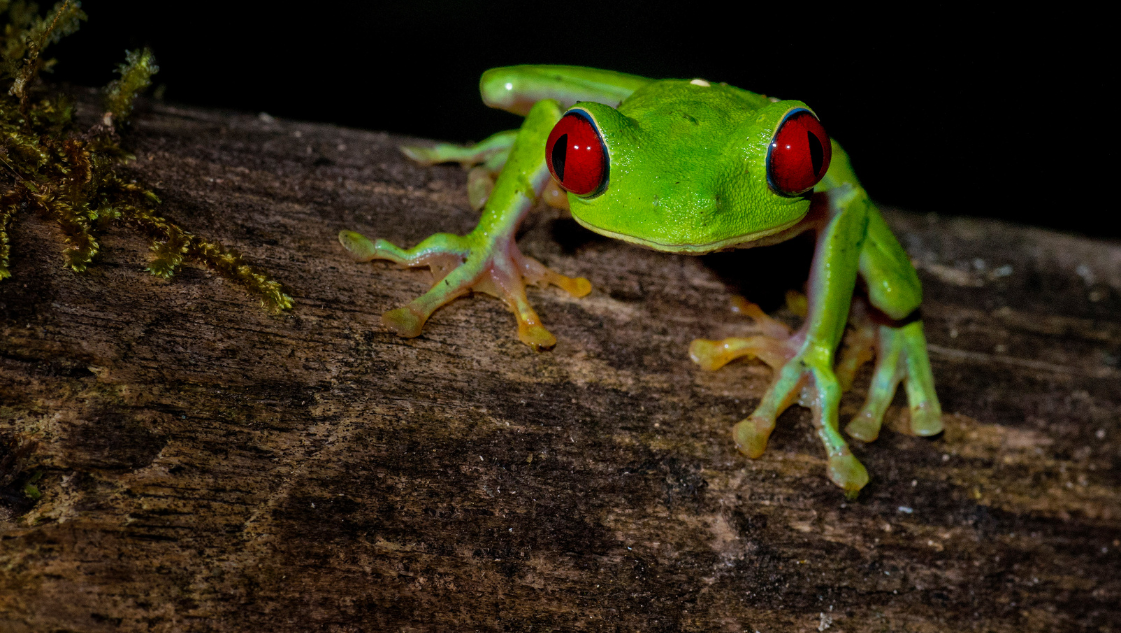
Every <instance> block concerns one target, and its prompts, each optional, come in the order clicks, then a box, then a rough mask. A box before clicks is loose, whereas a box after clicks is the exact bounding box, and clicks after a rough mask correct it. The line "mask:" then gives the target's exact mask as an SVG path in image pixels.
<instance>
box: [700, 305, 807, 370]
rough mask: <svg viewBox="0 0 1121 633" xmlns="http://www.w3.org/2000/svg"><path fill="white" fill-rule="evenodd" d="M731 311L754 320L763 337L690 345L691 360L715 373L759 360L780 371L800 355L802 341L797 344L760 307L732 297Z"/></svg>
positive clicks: (790, 334)
mask: <svg viewBox="0 0 1121 633" xmlns="http://www.w3.org/2000/svg"><path fill="white" fill-rule="evenodd" d="M732 311H733V312H735V313H737V314H743V315H745V316H747V317H749V318H751V320H752V321H754V322H755V325H756V327H758V328H759V329H760V330H762V332H763V334H761V335H758V336H751V337H748V338H739V337H730V338H726V339H723V340H720V341H713V340H708V339H696V340H694V341H693V342H692V343H690V344H689V357H690V358H692V359H693V362H695V363H697V364H698V365H700V366H701V367H703V368H705V369H707V370H709V371H715V370H717V369H720V368H721V367H723V366H724V365H727V364H728V363H730V362H732V361H733V360H736V359H737V358H745V357H746V358H758V359H759V360H761V361H763V362H764V363H767V364H768V365H770V366H771V368H772V369H776V370H777V369H778V368H779V367H782V366H783V365H784V364H786V362H787V361H789V360H790V359H791V358H793V357H794V354H795V353H797V349H798V344H799V341H798V340H795V336H796V335H795V334H794V332H793V330H791V329H790V328H789V327H788V326H787V325H786V324H785V323H783V322H781V321H776V320H775V319H772V318H771V317H769V316H767V314H766V313H765V312H763V309H762V308H760V307H759V306H757V305H755V304H754V303H751V302H750V301H748V300H747V299H744V298H743V297H733V298H732Z"/></svg>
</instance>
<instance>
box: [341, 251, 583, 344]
mask: <svg viewBox="0 0 1121 633" xmlns="http://www.w3.org/2000/svg"><path fill="white" fill-rule="evenodd" d="M339 242H341V243H342V245H343V246H344V247H346V249H347V250H348V251H350V253H351V255H353V256H354V258H355V260H357V261H370V260H372V259H386V260H389V261H391V262H394V263H397V264H400V265H402V266H406V267H410V268H415V267H420V266H428V267H429V268H430V269H431V270H432V273H433V276H434V277H435V283H434V285H433V287H432V289H431V290H429V291H428V292H426V293H425V294H424V295H422V296H420V297H418V298H417V299H414V300H413V301H412V302H410V303H409V304H408V305H405V306H402V307H400V308H397V309H395V310H390V311H388V312H386V313H385V314H383V315H382V323H383V324H384V325H385V327H386V328H387V329H389V330H391V331H392V332H394V333H396V334H398V335H399V336H404V337H414V336H418V335H419V334H420V333H421V330H422V328H423V327H424V323H425V322H426V321H427V320H428V317H430V316H431V315H432V313H433V312H435V311H436V309H437V308H439V307H440V306H442V305H444V304H446V303H448V302H449V301H451V300H453V299H455V298H456V297H460V296H463V295H465V294H468V293H469V292H471V291H477V292H484V293H486V294H489V295H492V296H495V297H498V298H499V299H501V300H503V301H504V302H505V303H506V306H507V307H508V308H510V310H511V311H512V312H513V313H514V316H515V317H516V318H517V321H518V338H519V339H521V341H522V342H523V343H525V344H526V345H529V346H530V347H532V348H534V349H535V350H543V349H549V348H551V347H553V346H554V345H556V342H557V339H556V337H554V336H553V335H552V334H551V333H550V332H549V331H548V330H546V329H545V327H544V326H543V325H541V320H540V318H539V317H538V316H537V313H536V312H534V310H533V308H532V307H531V306H530V305H529V302H528V301H527V300H526V295H525V287H526V284H527V283H528V284H535V285H537V286H538V287H542V288H543V287H546V286H548V285H549V284H552V285H555V286H558V287H560V288H561V289H563V290H565V291H567V292H568V293H569V294H571V295H573V296H576V297H582V296H584V295H586V294H588V293H589V292H591V289H592V285H591V283H590V282H588V280H587V279H584V278H582V277H578V278H572V277H566V276H564V275H561V274H559V273H556V272H554V271H552V270H550V269H549V268H547V267H546V266H545V265H544V264H542V263H541V262H538V261H537V260H535V259H533V258H532V257H527V256H526V255H523V254H522V253H521V251H520V250H519V249H518V246H517V243H516V242H515V241H514V239H513V237H512V236H510V237H499V238H498V239H494V240H488V239H486V237H485V236H479V235H478V234H477V233H471V234H469V235H452V234H449V233H437V234H435V235H432V236H430V237H429V238H428V239H426V240H424V241H423V242H421V243H420V244H418V245H417V246H416V247H414V248H411V249H401V248H398V247H397V246H395V245H393V244H392V243H390V242H388V241H386V240H382V239H379V240H377V241H371V240H369V239H368V238H366V237H365V236H363V235H361V234H359V233H355V232H354V231H342V232H340V233H339Z"/></svg>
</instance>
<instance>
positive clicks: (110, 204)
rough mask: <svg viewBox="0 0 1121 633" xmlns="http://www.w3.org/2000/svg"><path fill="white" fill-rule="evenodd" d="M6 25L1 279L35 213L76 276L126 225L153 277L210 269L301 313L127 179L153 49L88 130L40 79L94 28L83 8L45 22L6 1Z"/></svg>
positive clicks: (132, 56)
mask: <svg viewBox="0 0 1121 633" xmlns="http://www.w3.org/2000/svg"><path fill="white" fill-rule="evenodd" d="M0 19H5V20H6V23H4V26H3V30H2V32H0V78H4V79H7V80H10V81H11V88H10V89H9V90H8V91H7V92H6V93H3V94H0V280H3V279H5V278H7V277H9V276H11V271H10V270H9V262H10V260H9V255H10V244H9V231H10V228H11V224H12V222H13V221H15V220H16V219H18V217H19V215H20V214H22V213H24V212H26V211H30V212H34V213H36V214H38V215H39V216H40V217H42V218H44V219H46V220H48V221H50V222H52V223H54V224H56V225H57V226H58V227H59V229H61V232H62V236H63V240H64V241H65V244H66V246H65V249H64V251H63V261H64V263H65V266H66V267H68V268H70V269H72V270H74V271H75V272H82V271H84V270H85V269H86V268H87V267H88V266H89V265H90V264H91V263H92V262H93V260H94V258H95V257H96V256H97V254H98V252H99V250H100V244H99V242H98V240H97V235H98V234H100V233H101V232H102V231H104V230H105V229H106V228H108V227H109V226H112V225H119V226H124V227H127V228H129V229H131V230H133V231H135V232H138V233H140V234H142V235H145V236H147V237H148V238H150V239H151V240H152V245H151V247H150V250H151V253H152V260H151V263H150V264H149V266H148V270H149V271H150V272H151V273H152V274H154V275H156V276H158V277H162V278H165V279H166V278H170V277H171V276H172V275H174V274H175V272H176V271H177V270H178V269H179V268H180V267H181V266H182V265H183V264H184V263H185V262H191V263H195V264H200V265H203V266H206V267H208V268H210V269H211V270H214V271H215V272H217V273H218V274H220V275H222V276H224V277H226V278H228V279H230V280H232V281H235V282H237V283H239V284H241V285H242V286H244V287H245V288H246V289H247V290H249V291H250V292H252V293H253V294H255V295H257V296H258V297H260V298H261V299H262V301H263V302H264V303H265V304H266V305H267V306H268V307H271V308H273V309H278V310H287V309H289V308H291V307H292V298H291V297H289V296H288V295H287V294H285V293H284V291H283V289H282V288H281V286H280V284H279V283H277V282H276V281H273V280H272V279H270V278H269V277H268V276H267V275H265V274H264V273H261V272H259V271H257V270H256V269H254V268H253V267H252V266H250V265H249V264H247V263H246V262H245V261H244V260H243V259H242V258H241V256H240V255H239V254H237V253H236V252H234V251H231V250H229V249H227V248H225V247H223V246H222V245H221V244H218V243H216V242H212V241H209V240H206V239H203V238H201V237H199V236H198V235H195V234H193V233H191V232H189V231H186V230H184V229H182V228H181V227H179V226H177V225H176V224H175V223H173V222H171V221H170V220H168V219H167V218H165V217H163V216H161V215H160V214H159V213H157V211H156V209H157V208H158V207H159V206H160V199H159V198H158V197H157V196H156V194H155V193H153V192H152V191H151V190H150V189H147V188H145V187H143V186H142V185H139V184H136V183H135V182H132V181H131V180H127V179H125V178H124V177H123V176H122V172H121V167H122V165H124V164H125V163H126V162H127V161H128V160H131V159H132V156H130V155H129V154H128V153H127V152H125V151H124V150H123V149H122V148H121V147H120V143H119V136H118V131H119V129H120V127H121V126H122V125H124V124H125V123H127V121H128V118H129V115H130V114H131V113H132V110H133V105H134V103H135V100H136V97H137V95H138V94H140V93H141V92H142V91H143V90H145V89H146V88H147V87H148V86H150V85H151V83H152V75H154V74H155V73H156V72H158V70H159V67H158V66H157V65H156V60H155V57H154V56H153V55H152V52H151V51H150V50H148V49H144V50H140V51H129V52H127V53H126V56H125V62H124V63H123V64H121V65H120V66H119V67H118V69H117V72H118V74H119V77H118V78H117V79H116V80H114V81H113V82H112V83H110V84H109V85H108V86H107V87H106V89H105V91H104V105H105V115H104V116H103V117H102V121H101V123H100V124H98V125H95V126H93V127H92V128H90V129H88V130H79V129H77V125H76V123H75V118H74V104H73V101H72V100H71V99H70V98H69V97H68V96H66V95H49V94H46V93H45V91H44V90H43V89H42V88H40V87H38V85H37V78H38V75H39V73H40V72H41V71H43V70H47V69H49V68H50V67H51V65H53V60H48V59H45V58H44V57H43V51H44V50H45V49H46V48H47V47H48V46H49V45H50V44H53V43H55V42H57V41H58V40H59V39H60V38H62V37H63V36H65V35H68V34H70V33H73V32H74V31H76V30H77V29H78V26H79V23H80V22H81V21H82V20H85V19H86V15H85V13H83V12H82V11H81V5H80V3H78V2H77V1H74V0H65V1H63V2H59V3H57V4H56V5H55V6H54V8H53V9H51V12H50V13H49V14H48V15H47V16H43V17H40V16H39V14H38V8H37V7H36V5H35V4H33V3H25V2H18V1H17V2H10V1H9V0H0Z"/></svg>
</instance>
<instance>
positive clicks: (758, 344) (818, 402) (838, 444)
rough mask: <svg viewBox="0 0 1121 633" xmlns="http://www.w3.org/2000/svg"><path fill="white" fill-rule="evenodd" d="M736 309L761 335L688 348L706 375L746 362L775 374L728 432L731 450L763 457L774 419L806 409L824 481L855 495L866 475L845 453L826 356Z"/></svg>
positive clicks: (748, 310) (776, 325) (752, 312)
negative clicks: (820, 449) (823, 462)
mask: <svg viewBox="0 0 1121 633" xmlns="http://www.w3.org/2000/svg"><path fill="white" fill-rule="evenodd" d="M737 299H738V298H737ZM737 307H738V311H739V312H741V313H743V314H746V315H748V316H750V317H751V318H752V319H753V320H754V321H755V323H756V325H757V326H758V327H759V328H760V329H762V330H763V334H762V335H758V336H752V337H749V338H728V339H724V340H722V341H709V340H696V341H693V343H692V344H691V345H690V346H689V354H690V356H691V357H692V358H693V360H694V361H695V362H696V363H697V364H699V365H701V366H702V367H704V368H705V369H717V368H719V367H722V366H723V365H725V364H727V363H728V362H730V361H732V360H734V359H736V358H741V357H745V356H746V357H753V358H758V359H760V360H762V361H763V362H765V363H767V364H768V365H770V366H771V367H772V368H773V369H775V370H776V374H775V379H774V381H773V382H772V384H771V386H770V387H769V388H768V389H767V392H766V393H765V394H764V396H763V399H762V401H761V402H760V403H759V406H758V407H757V408H756V409H755V412H754V413H752V414H751V416H749V417H748V418H747V419H745V420H741V421H740V422H739V423H737V424H736V425H735V426H734V427H733V428H732V439H733V440H734V441H735V444H736V448H737V449H738V450H739V451H740V452H741V453H743V454H744V455H746V456H748V457H751V458H753V459H754V458H758V457H760V456H762V455H763V452H764V451H765V450H766V448H767V440H768V439H769V438H770V436H771V432H772V431H774V428H775V420H776V418H778V416H779V415H780V414H781V413H782V412H783V411H785V410H786V409H787V408H788V407H789V406H790V405H792V404H795V403H797V404H800V405H802V406H804V407H808V408H810V410H812V411H813V422H814V427H815V428H816V429H817V434H818V437H819V438H821V441H822V443H823V444H824V445H825V450H826V453H827V456H828V471H829V478H830V479H831V480H832V481H833V483H835V484H836V485H838V486H840V487H841V488H843V489H844V490H845V491H847V492H848V493H850V494H855V493H856V492H857V491H859V490H860V489H861V488H863V487H864V486H865V484H867V483H868V471H867V470H866V469H865V468H864V465H863V464H861V463H860V461H859V460H857V459H856V457H855V456H854V455H853V454H852V452H851V451H850V450H849V447H848V445H847V444H846V443H845V440H844V438H842V437H841V434H840V431H839V424H838V407H839V404H840V399H841V393H842V389H841V384H840V382H839V381H838V379H837V376H836V374H835V373H834V372H833V369H832V367H830V362H831V357H832V354H831V353H830V352H831V350H828V349H823V348H821V346H818V345H814V344H812V343H810V342H808V341H807V340H806V337H805V334H804V332H803V331H799V332H792V331H791V330H790V328H789V327H787V326H786V325H785V324H783V323H781V322H779V321H776V320H774V319H772V318H770V317H769V316H767V315H766V314H765V313H764V312H763V310H762V309H761V308H759V306H757V305H755V304H753V303H749V302H747V301H746V300H743V299H738V300H737Z"/></svg>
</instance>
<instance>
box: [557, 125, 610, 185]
mask: <svg viewBox="0 0 1121 633" xmlns="http://www.w3.org/2000/svg"><path fill="white" fill-rule="evenodd" d="M545 162H546V163H547V164H548V165H549V171H550V172H551V173H552V174H553V178H555V179H556V181H557V182H558V183H560V186H561V187H564V188H565V190H567V191H571V192H572V193H574V194H576V195H578V196H586V195H589V194H592V193H596V192H599V191H601V190H602V189H603V187H604V186H605V185H606V184H607V148H606V147H604V145H603V140H602V139H600V136H599V132H598V131H597V130H596V127H595V126H594V125H592V122H591V121H590V120H589V119H588V117H587V115H585V114H584V113H582V112H579V111H575V112H569V113H568V114H566V115H564V116H563V117H561V120H560V121H557V124H556V126H554V127H553V131H552V132H550V133H549V140H548V141H546V142H545Z"/></svg>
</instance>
